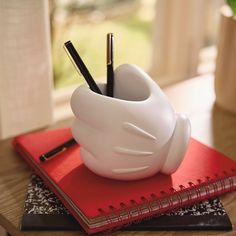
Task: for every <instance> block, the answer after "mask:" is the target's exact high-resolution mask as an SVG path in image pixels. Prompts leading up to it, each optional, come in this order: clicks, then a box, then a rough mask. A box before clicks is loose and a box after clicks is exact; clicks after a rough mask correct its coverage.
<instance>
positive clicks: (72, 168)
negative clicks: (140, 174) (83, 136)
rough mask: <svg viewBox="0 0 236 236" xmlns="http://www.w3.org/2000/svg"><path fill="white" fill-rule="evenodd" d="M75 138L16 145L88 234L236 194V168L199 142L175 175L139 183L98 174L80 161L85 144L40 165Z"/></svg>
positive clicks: (61, 133) (59, 133) (57, 136)
mask: <svg viewBox="0 0 236 236" xmlns="http://www.w3.org/2000/svg"><path fill="white" fill-rule="evenodd" d="M70 138H71V132H70V129H60V130H52V131H44V132H37V133H31V134H26V135H22V136H19V137H17V138H15V140H14V141H13V145H14V148H15V150H16V151H17V152H18V153H19V154H20V156H21V157H22V158H23V159H24V160H25V161H26V162H27V163H28V164H29V165H30V166H31V167H32V169H34V170H35V171H36V173H37V174H38V175H39V176H40V177H41V178H42V179H43V180H44V181H45V183H46V184H47V185H48V187H49V188H50V189H51V190H52V191H53V192H54V193H55V194H56V195H57V196H58V197H59V198H60V200H61V201H62V202H63V204H64V205H65V206H66V207H67V209H68V210H69V211H70V212H71V214H73V216H74V217H75V219H76V220H77V221H78V222H79V223H80V224H81V226H82V227H83V228H84V229H85V230H86V231H87V232H88V233H95V232H99V231H104V230H107V229H112V228H116V227H120V226H122V225H125V224H129V223H131V222H133V221H139V220H141V219H143V218H149V217H150V216H152V215H157V214H160V213H162V212H165V211H169V210H171V209H174V208H178V207H181V206H185V205H190V204H192V203H194V202H197V201H201V200H203V199H206V198H210V197H213V196H216V195H220V194H223V193H226V192H229V191H232V190H235V189H236V163H235V162H234V161H232V160H230V159H229V158H227V157H226V156H224V155H223V154H221V153H219V152H217V151H215V150H213V149H211V148H209V147H207V146H205V145H204V144H201V143H199V142H198V141H196V140H194V139H191V142H190V146H189V148H188V151H187V153H186V156H185V158H184V161H183V163H182V164H181V166H180V167H179V169H178V170H177V171H176V172H175V173H174V174H172V175H170V176H168V175H163V174H156V175H155V176H153V177H151V178H147V179H143V180H138V181H126V182H125V181H118V180H111V179H107V178H103V177H100V176H97V175H96V174H94V173H92V172H91V171H90V170H88V169H87V168H86V167H85V166H84V165H83V163H82V161H81V159H80V152H79V150H80V148H79V145H74V146H72V147H70V148H69V149H68V150H67V151H65V152H63V153H61V154H60V155H58V156H57V157H55V158H52V159H51V160H50V161H47V162H44V163H41V162H40V161H39V156H40V155H42V154H43V153H45V152H47V151H49V150H51V149H52V148H54V147H56V146H58V145H59V144H61V143H63V142H65V141H66V140H68V139H70Z"/></svg>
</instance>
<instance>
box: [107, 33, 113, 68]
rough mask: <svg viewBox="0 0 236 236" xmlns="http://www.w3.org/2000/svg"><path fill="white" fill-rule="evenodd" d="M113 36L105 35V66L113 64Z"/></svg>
mask: <svg viewBox="0 0 236 236" xmlns="http://www.w3.org/2000/svg"><path fill="white" fill-rule="evenodd" d="M112 49H113V34H112V33H109V34H107V65H111V64H112V63H113V51H112Z"/></svg>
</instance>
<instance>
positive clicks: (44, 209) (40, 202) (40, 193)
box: [21, 173, 232, 231]
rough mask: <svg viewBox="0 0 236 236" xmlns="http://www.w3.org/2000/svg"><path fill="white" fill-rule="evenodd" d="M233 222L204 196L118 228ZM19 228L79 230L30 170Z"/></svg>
mask: <svg viewBox="0 0 236 236" xmlns="http://www.w3.org/2000/svg"><path fill="white" fill-rule="evenodd" d="M231 229H232V224H231V222H230V219H229V217H228V215H227V213H226V211H225V209H224V208H223V205H222V203H221V202H220V200H219V199H218V198H213V199H209V200H204V201H202V202H199V203H195V204H193V205H191V206H188V207H183V208H179V209H177V210H175V211H171V212H168V213H165V214H162V215H160V216H156V217H153V218H152V219H148V220H144V221H141V222H139V223H134V224H131V225H130V226H127V227H123V228H121V230H125V231H128V230H132V231H143V230H144V231H154V230H155V231H157V230H231ZM21 230H57V231H58V230H63V231H65V230H76V231H77V230H82V227H81V226H80V225H79V224H78V222H77V221H76V220H75V219H74V217H73V216H72V215H71V214H70V213H69V212H68V210H67V209H66V208H65V206H64V205H63V204H62V203H61V201H60V200H59V199H58V198H57V196H56V195H55V194H54V193H53V192H51V191H50V190H49V189H48V188H47V186H46V185H45V184H44V182H43V181H42V179H41V178H40V177H38V176H37V175H35V174H34V173H33V174H32V178H31V181H30V183H29V185H28V190H27V196H26V200H25V206H24V213H23V217H22V222H21Z"/></svg>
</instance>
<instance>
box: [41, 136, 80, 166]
mask: <svg viewBox="0 0 236 236" xmlns="http://www.w3.org/2000/svg"><path fill="white" fill-rule="evenodd" d="M74 144H76V141H75V140H74V139H73V138H72V139H70V140H67V141H66V142H64V143H62V144H60V145H59V146H57V147H55V148H53V149H52V150H50V151H48V152H47V153H44V154H43V155H41V156H40V157H39V160H40V161H42V162H44V161H47V160H48V159H50V158H52V157H55V156H56V155H58V154H60V153H61V152H64V151H65V150H66V149H67V148H69V147H70V146H72V145H74Z"/></svg>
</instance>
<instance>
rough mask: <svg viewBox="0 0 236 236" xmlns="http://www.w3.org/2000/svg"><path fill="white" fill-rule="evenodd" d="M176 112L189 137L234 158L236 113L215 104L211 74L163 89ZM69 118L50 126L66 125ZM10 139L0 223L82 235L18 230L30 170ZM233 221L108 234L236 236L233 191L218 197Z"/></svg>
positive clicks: (5, 145) (2, 161) (5, 144)
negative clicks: (205, 227) (226, 226)
mask: <svg viewBox="0 0 236 236" xmlns="http://www.w3.org/2000/svg"><path fill="white" fill-rule="evenodd" d="M165 92H166V94H167V96H168V97H169V100H170V101H171V103H172V104H173V106H174V108H175V110H176V111H177V112H183V113H185V114H186V115H188V117H189V118H190V120H191V125H192V136H193V137H195V138H197V139H198V140H200V141H202V142H203V143H206V144H207V145H209V146H212V147H214V148H216V149H218V150H219V151H221V152H223V153H225V154H226V155H228V156H229V157H231V158H232V159H234V160H236V114H231V113H230V112H227V111H224V110H223V109H221V108H219V107H218V106H216V105H215V104H214V101H215V97H214V86H213V76H212V75H207V76H201V77H196V78H193V79H189V80H187V81H184V82H181V83H178V84H176V85H174V86H171V87H168V88H167V89H165ZM70 123H71V120H66V121H64V122H61V123H58V124H56V125H54V126H52V127H50V128H51V129H52V128H57V127H67V126H68V125H70ZM11 141H12V140H11V139H9V140H5V141H1V142H0V224H1V225H2V226H3V227H4V228H5V229H6V230H7V231H8V232H9V233H10V234H11V235H16V236H49V235H51V236H62V235H68V236H75V235H84V234H83V233H81V232H76V231H66V232H65V231H50V232H49V231H41V232H40V231H30V232H23V231H20V230H19V225H20V221H21V216H22V213H23V206H24V200H25V194H26V189H27V184H28V182H29V180H30V175H31V170H30V169H29V167H28V166H27V165H26V164H25V163H24V162H23V161H22V160H21V159H20V158H19V157H18V156H17V155H16V154H15V153H14V151H13V150H12V148H11ZM221 200H222V202H223V204H224V207H225V209H226V211H227V213H228V215H229V217H230V219H231V221H232V223H233V228H234V229H233V231H229V232H222V231H210V232H209V231H187V232H183V231H181V232H175V231H156V232H148V231H142V232H135V231H133V232H123V231H122V232H121V231H116V232H113V233H108V234H107V235H112V236H118V235H119V236H123V235H125V236H140V235H147V236H154V235H160V236H180V235H181V236H187V235H218V236H219V235H223V236H233V235H236V193H235V192H233V193H229V194H226V195H224V196H222V197H221Z"/></svg>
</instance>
